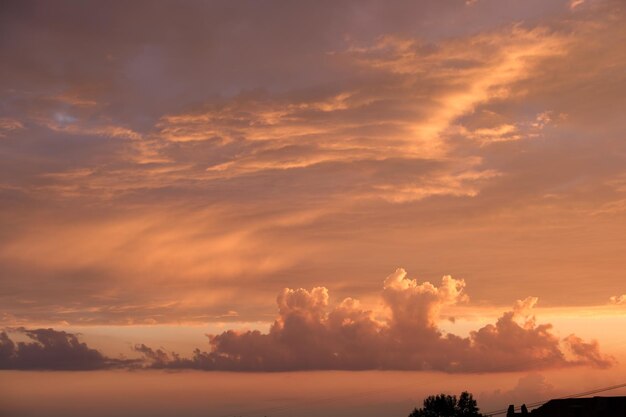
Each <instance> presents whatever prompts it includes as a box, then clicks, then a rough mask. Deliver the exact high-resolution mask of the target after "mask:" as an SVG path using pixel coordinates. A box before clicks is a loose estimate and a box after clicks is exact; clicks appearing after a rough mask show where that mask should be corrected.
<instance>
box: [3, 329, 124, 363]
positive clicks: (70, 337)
mask: <svg viewBox="0 0 626 417" xmlns="http://www.w3.org/2000/svg"><path fill="white" fill-rule="evenodd" d="M11 332H14V333H19V334H21V335H23V336H26V338H28V339H30V341H28V342H24V341H19V342H15V341H14V340H13V339H11V338H10V337H9V334H8V333H7V332H6V331H1V332H0V369H20V370H29V369H38V370H42V369H43V370H45V369H47V370H59V371H60V370H64V371H84V370H95V369H110V368H116V367H123V366H129V365H131V364H132V363H134V361H133V360H125V359H112V358H108V357H106V356H104V355H103V354H102V353H101V352H100V351H98V350H96V349H92V348H90V347H89V346H87V344H86V343H84V342H81V341H80V340H79V339H78V336H77V335H75V334H72V333H67V332H64V331H58V330H54V329H25V328H23V327H21V328H18V329H12V330H11Z"/></svg>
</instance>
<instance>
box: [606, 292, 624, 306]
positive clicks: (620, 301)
mask: <svg viewBox="0 0 626 417" xmlns="http://www.w3.org/2000/svg"><path fill="white" fill-rule="evenodd" d="M609 303H611V304H616V305H626V294H622V295H614V296H612V297H611V298H609Z"/></svg>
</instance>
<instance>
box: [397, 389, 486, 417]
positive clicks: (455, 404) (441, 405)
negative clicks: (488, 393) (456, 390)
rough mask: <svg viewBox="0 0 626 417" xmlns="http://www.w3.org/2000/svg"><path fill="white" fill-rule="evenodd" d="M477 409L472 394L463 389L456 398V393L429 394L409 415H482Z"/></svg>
mask: <svg viewBox="0 0 626 417" xmlns="http://www.w3.org/2000/svg"><path fill="white" fill-rule="evenodd" d="M478 410H479V409H478V406H477V404H476V400H474V397H473V396H472V394H470V393H469V392H467V391H463V392H462V393H461V395H460V397H459V398H458V399H457V397H456V395H446V394H439V395H430V396H429V397H427V398H426V399H424V404H423V407H422V408H419V409H418V408H416V409H414V410H413V412H412V413H411V414H409V417H482V414H480V413H479V412H478Z"/></svg>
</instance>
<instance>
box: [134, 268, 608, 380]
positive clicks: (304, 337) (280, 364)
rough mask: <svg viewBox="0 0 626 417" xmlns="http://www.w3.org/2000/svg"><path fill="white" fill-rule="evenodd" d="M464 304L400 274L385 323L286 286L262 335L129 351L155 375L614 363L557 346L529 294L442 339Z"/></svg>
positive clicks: (461, 291)
mask: <svg viewBox="0 0 626 417" xmlns="http://www.w3.org/2000/svg"><path fill="white" fill-rule="evenodd" d="M467 300H468V296H467V294H466V293H465V282H464V281H463V280H457V279H454V278H452V277H451V276H444V277H443V278H442V280H441V283H440V284H439V285H438V286H437V285H434V284H432V283H429V282H423V283H418V282H417V281H416V280H414V279H409V278H408V277H407V273H406V271H404V270H403V269H398V270H396V271H395V272H394V273H392V274H391V275H389V276H388V277H387V278H386V279H385V281H384V286H383V291H382V301H383V303H384V305H385V307H386V308H387V310H388V316H387V317H386V318H385V319H383V320H378V319H377V318H376V317H375V315H374V313H373V312H372V311H369V310H366V309H363V308H362V307H361V306H360V304H359V302H358V301H357V300H355V299H352V298H346V299H344V300H343V301H341V302H340V303H339V304H338V305H337V306H336V307H334V308H330V309H329V294H328V290H327V289H326V288H323V287H317V288H314V289H313V290H311V291H308V290H305V289H297V290H292V289H284V290H283V291H282V292H281V293H280V294H279V295H278V298H277V304H278V317H277V318H276V320H275V321H274V323H273V324H272V326H271V328H270V330H269V332H268V333H262V332H260V331H258V330H254V331H246V332H236V331H233V330H229V331H225V332H223V333H221V334H218V335H210V336H209V340H210V344H211V350H210V351H209V352H205V351H201V350H199V349H196V351H195V352H194V354H193V356H192V357H191V358H182V357H180V356H179V355H178V354H176V353H168V352H166V351H164V350H162V349H157V350H154V349H152V348H150V347H148V346H145V345H143V344H141V345H137V346H136V347H135V350H136V351H138V352H140V353H142V354H143V355H144V357H145V359H146V361H147V362H148V366H149V367H153V368H170V369H185V368H193V369H203V370H236V371H292V370H310V369H345V370H356V369H403V370H404V369H405V370H440V371H446V372H499V371H518V370H529V369H543V368H550V367H565V366H574V365H589V366H594V367H607V366H610V365H611V363H612V359H611V358H609V357H606V356H604V355H603V354H601V353H600V350H599V347H598V344H597V342H595V341H592V342H585V341H583V340H582V339H580V338H579V337H577V336H575V335H570V336H568V337H567V338H565V339H563V340H561V339H559V338H558V337H557V336H555V335H554V334H553V333H552V332H551V329H552V326H551V325H550V324H537V323H536V319H535V317H534V316H533V315H532V308H533V307H534V305H535V304H536V303H537V298H535V297H529V298H526V299H525V300H522V301H518V302H516V304H515V306H514V308H513V309H512V310H511V311H507V312H505V313H504V314H503V315H502V316H501V317H500V318H499V319H498V320H497V321H496V323H495V324H488V325H486V326H484V327H482V328H480V329H478V330H476V331H473V332H471V333H470V335H469V336H468V337H459V336H456V335H453V334H445V333H444V332H443V331H442V330H441V329H440V328H439V327H438V321H439V318H440V313H441V310H442V309H443V308H445V307H446V306H450V305H454V304H457V303H460V302H465V301H467Z"/></svg>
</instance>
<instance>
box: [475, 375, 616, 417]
mask: <svg viewBox="0 0 626 417" xmlns="http://www.w3.org/2000/svg"><path fill="white" fill-rule="evenodd" d="M624 387H626V383H623V384H618V385H611V386H609V387H604V388H596V389H593V390H591V391H585V392H579V393H577V394H570V395H566V396H563V397H558V398H556V399H558V400H564V399H567V398H579V397H585V396H587V395H592V394H599V393H601V392H605V391H611V390H615V389H618V388H624ZM548 401H550V400H543V401H537V402H534V403H530V404H526V406H527V407H529V408H534V407H538V406H540V405H543V404H545V403H547V402H548ZM520 408H521V407H517V408H515V409H516V410H519V409H520ZM507 411H508V408H502V409H499V410H495V411H490V412H487V413H484V414H485V415H487V416H497V415H501V414H506V412H507Z"/></svg>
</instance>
